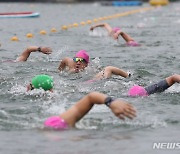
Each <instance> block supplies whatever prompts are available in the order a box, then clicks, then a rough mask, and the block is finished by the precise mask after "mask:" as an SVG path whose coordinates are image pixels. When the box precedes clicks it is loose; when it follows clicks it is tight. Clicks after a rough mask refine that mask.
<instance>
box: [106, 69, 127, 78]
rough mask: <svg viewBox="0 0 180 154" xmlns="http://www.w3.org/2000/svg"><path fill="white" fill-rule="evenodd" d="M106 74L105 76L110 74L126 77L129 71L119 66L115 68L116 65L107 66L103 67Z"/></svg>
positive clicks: (108, 76)
mask: <svg viewBox="0 0 180 154" xmlns="http://www.w3.org/2000/svg"><path fill="white" fill-rule="evenodd" d="M106 74H107V78H110V77H111V75H113V74H114V75H120V76H122V77H124V78H127V77H129V73H127V72H125V71H123V70H122V69H120V68H117V67H114V66H107V67H106V68H105V75H106Z"/></svg>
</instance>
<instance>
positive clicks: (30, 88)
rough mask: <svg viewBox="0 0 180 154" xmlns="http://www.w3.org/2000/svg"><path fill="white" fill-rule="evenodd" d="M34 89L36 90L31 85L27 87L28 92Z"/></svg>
mask: <svg viewBox="0 0 180 154" xmlns="http://www.w3.org/2000/svg"><path fill="white" fill-rule="evenodd" d="M33 89H34V87H33V85H32V84H31V83H30V84H28V85H27V91H29V90H33Z"/></svg>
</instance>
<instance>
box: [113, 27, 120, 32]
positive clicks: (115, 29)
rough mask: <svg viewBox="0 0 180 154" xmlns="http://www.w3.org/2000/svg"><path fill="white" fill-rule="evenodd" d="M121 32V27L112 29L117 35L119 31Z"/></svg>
mask: <svg viewBox="0 0 180 154" xmlns="http://www.w3.org/2000/svg"><path fill="white" fill-rule="evenodd" d="M119 30H121V29H120V28H119V27H114V28H113V29H112V31H113V32H115V33H116V32H117V31H119Z"/></svg>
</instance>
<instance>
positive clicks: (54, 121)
mask: <svg viewBox="0 0 180 154" xmlns="http://www.w3.org/2000/svg"><path fill="white" fill-rule="evenodd" d="M44 126H45V127H47V128H53V129H56V130H64V129H67V128H68V124H67V123H66V122H65V121H64V119H62V118H61V117H59V116H53V117H49V118H48V119H46V121H45V122H44Z"/></svg>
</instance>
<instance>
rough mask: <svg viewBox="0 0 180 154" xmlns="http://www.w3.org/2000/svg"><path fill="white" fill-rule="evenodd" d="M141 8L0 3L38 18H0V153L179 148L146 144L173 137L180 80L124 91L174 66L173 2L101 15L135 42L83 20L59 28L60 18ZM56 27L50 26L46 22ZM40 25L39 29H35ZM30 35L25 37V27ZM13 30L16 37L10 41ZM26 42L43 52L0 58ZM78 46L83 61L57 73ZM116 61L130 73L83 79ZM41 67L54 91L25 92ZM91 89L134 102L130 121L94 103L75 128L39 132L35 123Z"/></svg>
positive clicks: (178, 51)
mask: <svg viewBox="0 0 180 154" xmlns="http://www.w3.org/2000/svg"><path fill="white" fill-rule="evenodd" d="M143 7H150V6H149V4H148V3H145V4H144V5H143V6H138V7H110V6H109V7H107V6H101V5H99V4H98V3H92V4H91V3H88V4H75V5H73V4H56V3H52V4H51V3H1V4H0V10H1V12H16V11H17V12H21V11H34V12H40V17H39V18H24V19H22V18H21V19H20V18H16V19H15V18H14V19H0V33H1V37H0V43H1V47H0V53H1V56H0V61H1V63H0V72H1V73H0V138H1V140H0V153H1V154H30V153H34V154H45V153H47V154H50V153H52V154H79V153H82V154H102V153H103V154H110V153H113V154H116V153H118V154H119V153H128V154H129V153H133V154H140V153H146V154H152V153H160V154H165V153H177V154H178V153H179V150H178V149H176V150H167V149H166V150H157V149H153V144H154V143H159V142H160V143H179V138H180V133H179V129H180V114H179V111H180V95H179V93H180V86H179V85H178V84H175V85H173V86H172V87H171V88H169V89H168V90H166V91H165V92H163V93H160V94H153V95H151V96H149V97H146V98H130V97H128V96H127V90H128V88H129V87H130V86H132V85H133V84H141V85H149V84H151V83H154V82H157V81H160V80H162V79H164V78H165V77H168V76H170V75H172V74H174V73H177V74H179V73H180V72H179V68H180V63H179V62H180V41H179V35H180V29H179V27H180V3H178V2H177V3H171V4H170V5H168V6H166V7H159V8H155V9H153V10H151V11H147V12H141V13H136V14H132V15H129V16H125V17H121V18H114V19H112V20H105V21H102V22H107V23H109V24H110V25H111V26H112V27H117V26H120V27H121V29H122V30H123V31H125V32H127V33H128V34H130V35H131V36H132V37H133V38H134V39H135V40H136V41H138V42H140V44H141V46H140V47H127V46H126V45H125V42H124V40H123V39H122V38H119V41H118V42H116V41H114V40H112V39H111V38H109V37H108V36H107V34H106V32H105V31H103V30H102V29H97V30H96V31H95V32H93V33H90V32H89V28H90V25H85V26H78V27H76V28H70V29H68V30H67V31H62V30H61V26H62V25H69V24H73V23H80V22H81V21H87V20H92V19H94V18H99V17H103V16H108V15H113V14H117V13H121V12H127V11H130V10H134V9H139V8H143ZM53 27H54V28H56V29H57V32H56V33H51V32H50V30H51V28H53ZM40 30H46V32H47V35H40V34H39V32H40ZM29 32H31V33H33V34H34V38H31V39H29V38H26V34H27V33H29ZM15 34H16V36H17V37H18V38H19V40H20V41H18V42H12V41H10V38H11V37H12V36H14V35H15ZM30 45H37V46H50V47H51V48H52V49H53V53H52V54H51V55H49V56H47V55H42V54H40V53H32V54H31V56H30V57H29V59H28V61H27V62H22V63H12V62H3V61H6V60H13V59H16V58H17V56H18V55H19V54H20V53H21V52H22V51H23V50H24V49H25V48H26V47H27V46H30ZM80 49H85V50H87V51H88V53H89V55H90V57H91V60H90V66H89V67H88V68H87V70H86V71H84V72H82V73H79V74H73V75H69V74H68V73H64V72H63V73H59V72H58V70H57V68H58V65H59V61H60V60H61V59H62V58H64V57H66V56H68V57H73V56H74V54H75V52H76V51H78V50H80ZM109 65H112V66H116V67H119V68H121V69H124V70H127V71H130V72H132V74H133V75H132V77H131V78H129V79H123V78H121V77H117V76H113V77H112V78H111V79H108V80H102V81H99V82H97V83H96V84H94V83H93V84H87V83H84V81H86V80H89V79H91V78H92V76H93V74H95V73H96V72H98V70H99V69H101V68H103V67H105V66H109ZM40 73H45V74H49V75H51V76H52V77H53V78H54V81H55V90H54V93H49V92H46V93H44V92H43V91H41V90H35V91H31V92H26V85H27V84H28V83H29V82H30V81H31V79H32V77H33V76H34V75H37V74H40ZM91 91H100V92H103V93H105V94H108V95H111V96H114V97H117V98H121V99H124V100H126V101H128V102H131V103H132V104H133V105H134V106H135V107H136V109H137V117H136V118H135V119H134V120H132V121H131V120H126V121H121V120H119V119H118V118H117V117H115V116H114V115H113V114H112V113H111V112H110V110H109V109H108V108H107V107H106V106H103V105H102V106H95V107H94V108H93V110H91V111H90V113H89V114H88V115H86V116H85V117H84V118H83V119H82V120H81V121H80V122H78V123H77V126H76V128H75V129H70V130H68V131H47V130H44V129H43V122H44V120H45V119H46V118H47V117H48V116H52V115H58V114H60V113H61V112H63V111H64V110H65V109H67V108H69V107H70V106H71V105H72V104H74V103H75V102H76V101H77V100H79V99H80V98H82V97H83V96H84V95H85V94H87V93H89V92H91Z"/></svg>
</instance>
